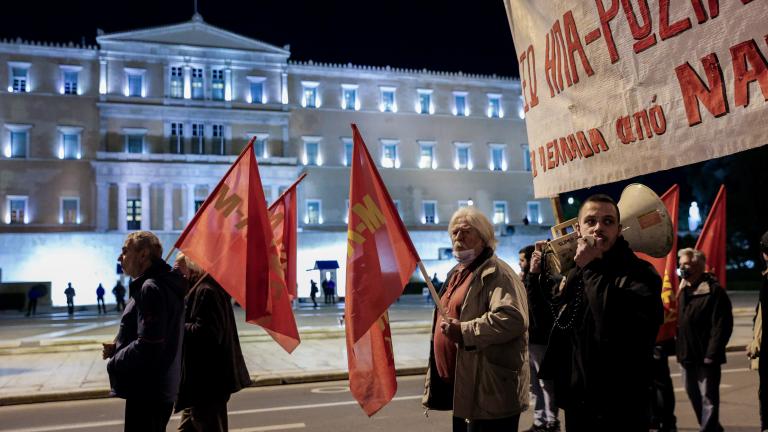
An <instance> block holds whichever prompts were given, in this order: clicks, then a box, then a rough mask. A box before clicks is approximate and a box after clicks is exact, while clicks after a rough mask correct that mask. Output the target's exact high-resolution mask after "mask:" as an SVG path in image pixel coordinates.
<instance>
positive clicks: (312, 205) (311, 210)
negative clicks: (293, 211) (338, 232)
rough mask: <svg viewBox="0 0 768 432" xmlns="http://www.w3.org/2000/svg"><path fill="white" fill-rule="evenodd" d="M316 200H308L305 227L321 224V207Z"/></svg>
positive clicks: (320, 203) (319, 202)
mask: <svg viewBox="0 0 768 432" xmlns="http://www.w3.org/2000/svg"><path fill="white" fill-rule="evenodd" d="M322 204H323V203H322V201H320V200H317V199H308V200H307V208H306V213H305V214H304V223H305V224H307V225H319V224H322V223H323V205H322Z"/></svg>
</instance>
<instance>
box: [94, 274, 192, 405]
mask: <svg viewBox="0 0 768 432" xmlns="http://www.w3.org/2000/svg"><path fill="white" fill-rule="evenodd" d="M131 289H132V290H133V291H134V292H135V293H136V295H135V296H134V298H133V299H132V300H131V301H130V302H129V303H128V305H127V306H126V308H125V310H124V311H123V316H122V318H121V319H120V330H119V332H118V334H117V338H116V340H115V345H116V346H115V349H116V352H115V355H114V356H113V357H112V358H111V359H110V360H109V362H108V363H107V372H108V373H109V382H110V386H111V387H112V393H113V394H114V395H115V396H118V397H121V398H123V399H133V398H141V399H142V400H144V401H153V402H166V403H167V402H174V401H175V400H176V395H177V393H178V391H179V382H180V381H181V340H182V335H183V331H184V292H185V291H186V289H187V282H186V281H185V280H184V278H182V277H181V276H180V275H179V274H177V273H176V272H172V271H171V268H170V266H168V264H166V263H165V262H164V261H162V260H155V261H153V263H152V265H151V267H150V268H149V269H147V271H146V272H144V274H143V275H142V276H140V277H138V278H136V280H134V281H133V282H131Z"/></svg>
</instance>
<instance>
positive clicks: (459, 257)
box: [453, 249, 476, 265]
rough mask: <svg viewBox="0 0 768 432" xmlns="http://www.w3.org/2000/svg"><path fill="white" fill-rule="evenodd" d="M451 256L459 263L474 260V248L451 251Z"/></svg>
mask: <svg viewBox="0 0 768 432" xmlns="http://www.w3.org/2000/svg"><path fill="white" fill-rule="evenodd" d="M453 257H454V258H456V261H458V262H459V264H464V265H466V264H469V263H471V262H472V261H474V260H475V258H476V254H475V250H474V249H467V250H462V251H453Z"/></svg>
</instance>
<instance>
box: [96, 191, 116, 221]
mask: <svg viewBox="0 0 768 432" xmlns="http://www.w3.org/2000/svg"><path fill="white" fill-rule="evenodd" d="M94 207H95V209H96V231H98V232H104V231H106V230H107V228H108V225H109V212H110V210H112V209H110V208H109V184H107V183H101V182H99V183H96V205H95V206H94ZM112 211H114V210H112Z"/></svg>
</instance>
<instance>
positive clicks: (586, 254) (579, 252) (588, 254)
mask: <svg viewBox="0 0 768 432" xmlns="http://www.w3.org/2000/svg"><path fill="white" fill-rule="evenodd" d="M602 257H603V252H601V251H600V249H598V248H597V246H596V245H595V239H594V238H592V237H579V238H578V240H576V256H575V257H574V258H573V260H574V261H575V262H576V265H577V266H579V268H584V267H585V266H586V265H587V264H589V263H591V262H592V261H593V260H595V259H598V258H602Z"/></svg>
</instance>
